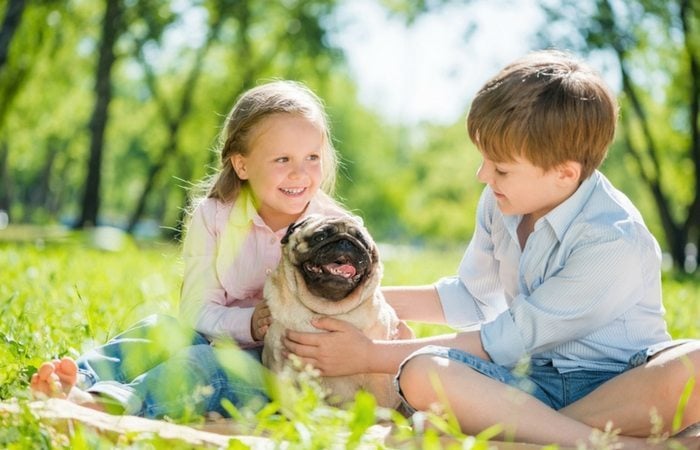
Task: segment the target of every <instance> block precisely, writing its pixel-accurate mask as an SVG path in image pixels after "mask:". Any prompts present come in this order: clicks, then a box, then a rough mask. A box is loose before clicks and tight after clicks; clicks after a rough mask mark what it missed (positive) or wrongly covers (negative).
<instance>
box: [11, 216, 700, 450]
mask: <svg viewBox="0 0 700 450" xmlns="http://www.w3.org/2000/svg"><path fill="white" fill-rule="evenodd" d="M118 236H119V235H117V236H116V237H115V236H111V239H116V238H117V237H118ZM122 237H123V236H122ZM8 239H11V240H8ZM109 239H110V236H109V235H106V236H104V235H103V236H96V235H91V234H88V233H84V234H75V233H65V232H63V233H61V232H54V233H52V234H50V235H47V234H43V233H42V234H37V233H32V231H31V230H28V229H24V228H22V229H16V228H10V229H6V230H2V231H0V267H2V268H3V272H2V274H3V275H2V276H3V281H4V282H3V283H0V317H2V319H1V320H2V323H3V326H2V327H1V328H0V360H2V361H3V365H2V367H1V368H0V400H2V401H4V402H7V401H8V400H9V399H11V398H13V397H14V398H15V399H16V402H17V407H18V408H19V409H18V413H16V414H2V413H0V446H2V447H3V448H17V449H23V448H47V449H48V448H114V447H116V448H172V446H173V443H172V442H171V441H168V442H166V441H164V440H163V439H160V438H152V437H148V436H127V435H124V436H121V437H119V438H118V440H117V441H116V442H115V441H114V440H113V439H114V437H112V438H109V437H107V436H102V435H99V434H97V433H96V432H95V431H94V430H90V429H87V428H83V427H80V426H79V425H77V424H74V425H73V428H71V429H57V428H56V427H54V426H52V425H51V424H49V423H45V422H43V421H40V420H39V419H37V418H36V416H34V415H33V414H32V413H31V412H30V411H29V409H28V408H27V402H28V400H29V399H28V392H27V385H28V382H29V378H30V377H31V374H32V373H34V372H35V371H36V370H37V367H38V366H39V365H40V363H41V362H43V361H45V360H47V359H51V358H55V357H60V356H63V355H71V356H74V357H75V356H77V355H78V354H80V353H82V352H84V351H86V350H88V349H90V348H92V347H94V346H95V345H97V344H99V343H102V342H104V341H105V340H107V339H109V338H110V337H112V336H114V335H115V334H116V333H117V332H119V331H123V330H124V329H125V328H126V326H127V325H129V324H131V323H133V322H135V321H137V320H138V319H141V318H143V317H145V316H146V315H149V314H151V313H154V312H160V313H167V314H176V302H177V296H178V287H179V285H180V279H181V273H180V270H181V266H180V264H179V263H178V253H179V248H178V247H177V246H176V245H171V244H163V243H144V242H135V241H132V240H129V239H128V238H127V239H124V240H121V241H119V240H118V242H116V243H110V242H109ZM105 240H107V242H105ZM108 249H110V250H108ZM462 251H463V249H462V248H449V249H447V248H445V249H438V248H431V249H422V250H419V249H415V248H408V247H394V246H384V245H383V246H382V247H381V254H382V259H383V261H384V269H385V277H384V284H385V285H401V284H404V285H405V284H416V285H417V284H427V283H430V282H432V281H434V280H435V279H437V278H438V277H440V276H443V275H446V274H451V273H454V271H455V268H456V267H457V264H458V262H459V259H460V257H461V253H462ZM663 282H664V295H665V303H666V307H667V310H668V312H667V319H668V323H669V327H670V329H671V332H672V334H673V335H674V336H675V337H681V336H682V337H700V321H698V317H700V311H698V308H699V307H700V306H699V305H698V302H697V301H696V300H697V299H698V298H700V283H698V280H697V279H694V278H691V277H687V276H672V275H671V274H667V275H666V276H665V277H664V279H663ZM411 326H412V327H413V328H414V331H415V332H416V334H417V335H418V336H429V335H434V334H438V333H442V332H446V331H449V330H448V329H447V328H446V327H438V326H432V325H425V324H417V323H415V324H411ZM301 373H302V375H301V377H300V376H299V375H295V377H294V378H293V379H294V380H295V381H294V382H292V381H290V380H291V379H292V378H288V379H287V381H286V382H283V384H282V385H281V386H280V387H278V392H279V390H281V389H284V393H285V395H283V396H280V395H277V396H273V402H272V403H270V404H269V405H267V406H266V407H264V408H263V409H262V410H260V411H259V412H257V413H253V412H251V411H249V410H240V411H239V410H236V409H235V408H233V406H232V405H229V406H228V409H229V412H230V413H231V415H232V416H233V417H234V422H235V424H236V427H237V430H238V432H240V433H246V434H250V435H253V436H264V437H268V438H271V439H273V440H274V441H277V442H279V441H285V442H288V443H289V448H300V449H301V448H303V449H325V448H331V447H332V448H385V447H386V445H390V446H391V447H401V448H435V449H439V448H474V449H486V448H489V445H488V441H489V439H492V438H493V437H494V436H495V435H496V434H497V433H498V431H499V430H498V428H493V429H488V430H484V431H483V432H482V433H480V434H479V435H478V436H464V435H463V434H462V433H461V432H460V431H459V429H458V427H457V426H456V424H455V422H454V418H453V417H451V415H450V414H449V412H448V411H435V412H434V413H430V414H426V415H425V416H423V417H424V422H423V423H424V425H425V426H423V427H421V426H416V424H415V422H414V423H413V424H412V425H410V426H409V422H408V420H407V419H406V418H405V417H403V416H402V415H401V414H399V413H398V412H396V411H393V410H385V409H382V408H378V407H376V404H375V401H374V398H372V396H370V395H368V394H366V393H359V394H358V395H357V397H356V399H355V401H354V402H353V403H352V404H351V405H349V406H348V407H347V408H344V409H340V408H333V407H330V406H328V405H327V404H326V403H325V401H324V395H323V393H322V390H321V389H320V388H319V387H318V385H317V384H316V382H315V378H314V377H315V375H314V373H313V372H309V371H307V372H304V371H302V372H301ZM299 380H302V381H301V382H299ZM285 383H286V384H285ZM681 406H682V405H681ZM681 409H682V408H679V410H681ZM377 424H383V426H388V427H390V434H389V436H388V437H386V439H384V434H385V433H386V431H387V429H382V428H379V429H378V428H377V427H376V425H377ZM445 437H450V438H453V439H454V441H445ZM601 439H602V438H601ZM388 443H390V444H388ZM176 448H180V447H176ZM230 448H233V449H237V448H244V446H243V444H241V443H240V442H239V441H235V440H234V441H231V443H230Z"/></svg>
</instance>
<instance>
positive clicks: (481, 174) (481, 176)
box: [476, 162, 489, 183]
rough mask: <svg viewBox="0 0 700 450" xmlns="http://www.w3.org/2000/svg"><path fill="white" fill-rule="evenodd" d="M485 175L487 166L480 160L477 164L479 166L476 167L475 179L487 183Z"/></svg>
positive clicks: (487, 179)
mask: <svg viewBox="0 0 700 450" xmlns="http://www.w3.org/2000/svg"><path fill="white" fill-rule="evenodd" d="M487 175H488V168H487V167H486V163H484V162H482V163H481V165H480V166H479V168H478V169H476V179H477V180H479V181H480V182H482V183H488V182H489V178H488V176H487Z"/></svg>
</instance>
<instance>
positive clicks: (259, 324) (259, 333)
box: [250, 301, 272, 341]
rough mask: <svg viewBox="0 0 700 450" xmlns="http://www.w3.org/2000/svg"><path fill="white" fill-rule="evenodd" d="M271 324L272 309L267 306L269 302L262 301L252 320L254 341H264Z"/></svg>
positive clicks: (251, 329)
mask: <svg viewBox="0 0 700 450" xmlns="http://www.w3.org/2000/svg"><path fill="white" fill-rule="evenodd" d="M271 323H272V316H271V315H270V308H269V307H268V306H267V302H265V301H262V302H260V303H258V304H257V305H255V309H254V310H253V317H251V318H250V334H251V336H253V339H254V340H256V341H262V340H263V339H264V338H265V334H266V333H267V329H268V328H270V324H271Z"/></svg>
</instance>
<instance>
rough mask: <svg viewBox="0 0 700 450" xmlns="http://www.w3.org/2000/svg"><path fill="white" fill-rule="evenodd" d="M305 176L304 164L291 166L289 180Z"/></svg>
mask: <svg viewBox="0 0 700 450" xmlns="http://www.w3.org/2000/svg"><path fill="white" fill-rule="evenodd" d="M305 175H306V165H305V164H304V162H303V161H302V162H299V163H296V164H294V165H292V170H291V172H290V173H289V177H290V178H301V177H303V176H305Z"/></svg>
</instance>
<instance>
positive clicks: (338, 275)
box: [282, 215, 378, 301]
mask: <svg viewBox="0 0 700 450" xmlns="http://www.w3.org/2000/svg"><path fill="white" fill-rule="evenodd" d="M282 245H283V249H282V251H283V252H285V253H286V255H287V257H288V258H289V261H290V262H291V263H292V264H294V265H295V266H296V267H297V270H299V272H300V273H301V274H302V275H303V278H304V282H305V284H306V288H307V289H308V290H309V292H311V293H312V294H314V295H316V296H319V297H323V298H325V299H327V300H331V301H340V300H342V299H344V298H345V297H347V296H348V295H350V293H351V292H352V291H353V290H355V288H357V287H358V286H359V285H361V284H362V283H363V282H364V281H365V279H366V278H367V277H368V276H369V275H370V273H371V272H372V269H373V267H374V264H375V263H376V262H377V259H378V254H377V250H376V246H375V245H374V242H373V241H372V239H371V237H370V236H369V235H368V234H367V232H366V231H365V229H364V227H363V226H362V225H361V224H359V223H358V222H356V221H355V220H354V219H352V218H349V217H334V218H328V217H322V216H318V215H311V216H309V217H307V218H306V219H304V220H303V221H302V222H299V223H297V224H293V225H290V227H289V229H288V230H287V234H286V235H285V237H284V238H283V239H282Z"/></svg>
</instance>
